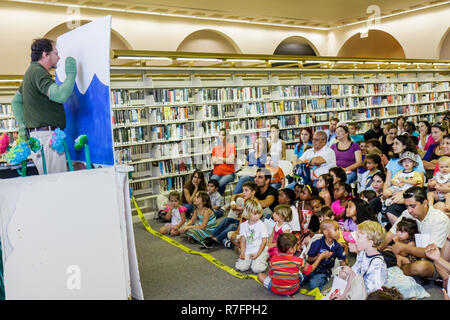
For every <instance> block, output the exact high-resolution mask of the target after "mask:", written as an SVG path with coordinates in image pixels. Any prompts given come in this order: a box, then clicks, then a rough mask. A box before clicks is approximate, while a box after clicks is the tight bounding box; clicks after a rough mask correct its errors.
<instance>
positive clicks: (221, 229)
mask: <svg viewBox="0 0 450 320" xmlns="http://www.w3.org/2000/svg"><path fill="white" fill-rule="evenodd" d="M238 224H239V220H236V219H233V218H225V219H223V220H222V222H221V223H220V224H219V225H218V226H217V227H216V229H214V231H213V233H212V235H213V237H215V238H216V239H217V242H219V243H222V242H223V240H225V239H226V238H227V234H228V232H230V231H236V230H237V228H238Z"/></svg>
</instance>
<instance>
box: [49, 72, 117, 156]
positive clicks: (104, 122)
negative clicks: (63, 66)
mask: <svg viewBox="0 0 450 320" xmlns="http://www.w3.org/2000/svg"><path fill="white" fill-rule="evenodd" d="M56 82H57V83H58V84H60V83H61V81H59V80H58V79H56ZM64 110H65V112H66V129H65V130H64V132H65V133H66V135H67V137H66V142H67V146H68V148H69V153H70V157H71V158H72V160H77V161H83V162H84V161H86V159H85V156H84V150H81V151H75V149H74V147H73V146H74V144H75V142H74V141H75V139H76V138H78V136H79V135H81V134H86V135H87V137H88V144H89V151H90V156H91V160H92V163H95V164H104V165H114V146H113V138H112V127H111V108H110V104H109V86H107V85H104V84H103V83H102V82H101V81H100V80H99V79H98V77H97V75H96V74H94V77H93V78H92V81H91V83H90V85H89V87H88V89H87V90H86V93H85V94H82V93H80V91H79V89H78V87H77V84H76V83H75V88H74V92H73V93H72V95H71V96H70V97H69V99H68V100H67V101H66V102H65V103H64Z"/></svg>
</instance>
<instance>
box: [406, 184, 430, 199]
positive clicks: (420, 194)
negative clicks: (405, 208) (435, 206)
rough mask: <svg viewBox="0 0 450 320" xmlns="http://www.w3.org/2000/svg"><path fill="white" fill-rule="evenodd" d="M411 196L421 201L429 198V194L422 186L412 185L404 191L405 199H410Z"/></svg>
mask: <svg viewBox="0 0 450 320" xmlns="http://www.w3.org/2000/svg"><path fill="white" fill-rule="evenodd" d="M411 197H414V199H415V200H416V201H418V202H420V203H423V202H424V201H425V200H427V194H426V192H425V190H424V189H423V188H421V187H411V188H409V189H406V190H405V192H403V199H409V198H411Z"/></svg>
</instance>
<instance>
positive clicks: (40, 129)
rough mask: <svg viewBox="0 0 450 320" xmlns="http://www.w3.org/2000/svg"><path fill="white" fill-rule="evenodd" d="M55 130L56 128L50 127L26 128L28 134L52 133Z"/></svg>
mask: <svg viewBox="0 0 450 320" xmlns="http://www.w3.org/2000/svg"><path fill="white" fill-rule="evenodd" d="M55 129H56V127H52V126H46V127H39V128H28V131H29V132H34V131H54V130H55Z"/></svg>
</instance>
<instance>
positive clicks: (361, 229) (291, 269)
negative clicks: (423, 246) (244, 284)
mask: <svg viewBox="0 0 450 320" xmlns="http://www.w3.org/2000/svg"><path fill="white" fill-rule="evenodd" d="M388 127H389V126H388ZM391 127H392V125H391ZM389 129H392V128H390V127H389ZM394 131H395V130H392V132H390V131H389V134H390V137H389V138H386V137H384V138H383V139H381V138H380V140H378V139H370V140H368V141H364V140H363V138H362V139H361V137H362V136H360V135H355V134H354V133H352V138H355V139H356V140H358V141H357V142H358V143H362V144H365V154H364V157H365V158H364V167H363V168H361V170H359V171H358V180H357V189H352V187H355V186H353V185H352V186H350V185H349V184H347V183H346V180H347V175H346V173H345V171H344V170H343V169H342V168H340V167H333V168H331V169H330V171H329V173H326V174H322V175H320V177H319V178H318V181H317V184H316V185H317V188H316V187H314V186H312V185H302V184H297V185H295V187H294V189H293V190H292V189H289V188H284V182H285V175H287V174H289V173H288V172H286V173H284V172H283V171H282V170H281V168H280V167H278V166H274V164H273V162H272V161H271V155H270V154H268V155H267V158H266V159H267V162H266V168H267V169H268V170H269V171H270V172H271V174H272V178H271V180H270V185H271V186H272V187H275V188H276V189H277V190H278V197H277V199H276V202H277V203H278V205H277V206H275V207H274V208H270V209H271V210H268V212H271V213H270V214H266V213H264V216H263V208H262V206H261V203H260V201H259V200H258V199H257V198H256V197H255V194H256V193H257V191H258V188H259V187H258V185H257V184H256V183H255V182H252V181H249V182H246V183H244V184H243V188H242V189H243V192H242V193H240V194H235V195H233V196H232V197H231V199H230V202H229V203H225V202H224V198H223V197H222V196H221V195H220V194H219V193H218V182H217V181H216V180H210V181H209V182H208V185H207V192H205V191H201V189H203V187H200V185H201V181H202V180H204V178H203V175H202V174H200V171H196V172H195V174H194V176H195V177H193V179H192V180H191V181H190V182H189V183H190V184H189V185H186V186H185V187H184V190H183V191H184V193H183V198H181V196H180V194H179V193H177V192H171V193H170V195H169V201H168V203H167V206H166V208H165V209H164V211H161V214H160V217H161V218H162V219H163V221H170V222H169V223H167V224H164V225H163V226H162V227H161V229H160V232H161V233H163V234H169V235H171V236H177V235H183V234H184V235H186V236H187V237H188V240H189V241H191V242H192V243H200V245H201V246H202V247H203V248H207V249H211V248H213V247H214V245H216V244H223V245H224V247H226V248H233V247H236V248H235V249H237V252H238V257H237V262H236V264H235V268H236V270H239V271H250V272H253V273H256V274H258V279H259V281H260V282H261V283H263V284H264V286H265V287H266V288H268V289H269V291H271V292H273V293H275V294H279V295H292V294H295V293H296V292H298V291H299V289H300V287H303V286H308V287H309V289H311V290H312V289H314V288H319V290H323V288H324V286H326V284H327V283H329V281H330V277H331V274H332V269H333V268H334V267H335V265H336V259H338V260H339V262H340V265H341V269H342V270H341V271H340V273H339V277H341V278H343V279H347V287H346V289H345V290H344V291H343V292H339V293H336V294H334V295H332V297H330V298H331V299H336V300H340V299H348V298H349V296H348V295H349V292H350V287H351V283H352V281H363V287H364V289H365V295H367V300H375V299H377V300H383V299H420V298H424V297H428V296H429V294H428V293H427V292H426V291H425V289H424V288H423V287H421V286H420V285H419V284H417V283H416V281H415V279H414V278H412V277H408V276H406V275H405V274H404V272H403V271H402V265H403V264H405V263H411V262H412V260H413V259H417V258H415V257H413V256H411V255H405V254H403V253H402V252H397V253H395V254H394V253H393V252H392V251H390V247H387V250H385V251H382V252H381V251H378V247H379V246H380V247H382V246H381V245H382V243H383V242H384V241H385V239H386V232H387V231H388V230H389V229H388V228H390V223H389V221H388V220H387V219H386V217H385V216H384V215H383V214H384V211H383V208H385V207H387V206H389V205H390V204H389V200H390V198H392V196H391V197H390V198H387V199H385V198H384V195H383V188H384V184H385V182H386V168H385V165H386V164H387V162H388V158H392V154H383V153H382V152H381V150H380V149H384V150H387V149H390V148H391V147H390V145H391V144H390V143H389V142H391V141H394V140H395V138H396V136H395V135H393V132H394ZM352 132H353V131H352ZM409 134H410V133H405V135H409ZM402 139H404V138H402ZM408 139H409V138H408ZM449 140H450V138H449ZM381 141H383V142H381ZM402 141H403V140H402ZM383 143H384V145H383ZM397 159H398V160H397ZM397 159H395V161H396V162H397V163H398V164H399V165H401V167H402V170H400V171H398V172H397V173H395V175H394V176H392V178H391V179H390V181H389V182H390V183H389V185H390V190H391V191H392V193H393V195H394V194H397V193H403V192H405V190H407V189H408V188H410V187H411V186H419V187H424V185H425V182H426V181H424V176H423V174H419V173H418V171H416V170H414V168H415V167H416V166H418V164H419V162H420V161H421V160H420V158H419V157H418V155H417V154H415V153H414V152H411V151H404V152H402V153H401V154H398V158H397ZM438 168H439V170H436V171H435V174H434V176H433V178H432V179H430V180H429V181H428V182H427V185H426V188H427V191H428V192H427V201H428V205H429V206H430V207H433V206H434V208H435V209H438V210H442V211H444V212H446V213H447V214H449V213H450V192H448V191H449V190H450V153H449V152H447V151H446V153H445V155H444V156H441V157H440V158H439V159H438ZM188 187H189V188H188ZM190 187H192V188H190ZM385 188H386V187H385ZM191 189H192V190H191ZM356 190H358V192H356ZM405 197H406V196H405ZM377 199H378V200H377ZM376 201H378V202H379V203H380V204H381V206H382V207H378V206H374V205H373V203H376ZM183 203H187V204H188V206H187V207H188V210H187V211H188V212H189V211H191V212H192V218H191V219H190V220H189V221H188V222H187V223H186V219H187V217H186V216H185V212H186V209H185V208H184V206H183ZM189 205H190V206H189ZM405 208H406V209H407V210H409V209H408V207H405ZM189 209H190V210H189ZM266 209H268V208H266ZM224 213H227V215H226V216H225V217H223V218H222V215H224ZM219 218H222V219H221V220H220V223H219V224H218V225H217V222H216V219H219ZM419 229H420V228H418V224H417V223H416V221H415V220H413V219H407V218H403V219H402V221H399V222H398V223H397V225H396V234H395V236H394V237H393V239H392V240H393V244H395V243H405V244H408V245H410V246H414V245H415V238H414V237H415V234H418V233H420V232H421V230H419ZM449 236H450V235H448V237H449ZM448 241H450V240H448ZM349 248H350V252H348V251H349ZM430 252H431V249H430ZM438 254H440V251H439V248H438V253H437V254H436V252H435V251H433V252H432V253H430V255H431V257H428V258H429V259H431V260H433V261H441V260H442V259H444V260H442V261H444V262H443V263H447V265H448V264H449V262H448V260H449V259H448V257H447V256H445V257H444V258H442V257H440V256H438ZM349 255H350V256H351V257H356V262H355V263H354V264H353V266H352V267H348V266H347V263H348V256H349ZM393 261H394V262H393ZM267 267H268V268H267ZM441 269H442V268H441ZM265 272H267V274H266V273H265ZM444 273H445V271H444ZM441 276H442V275H441ZM442 277H443V276H442ZM445 279H448V276H447V277H446V278H445ZM446 281H448V280H446ZM446 284H447V282H446Z"/></svg>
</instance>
